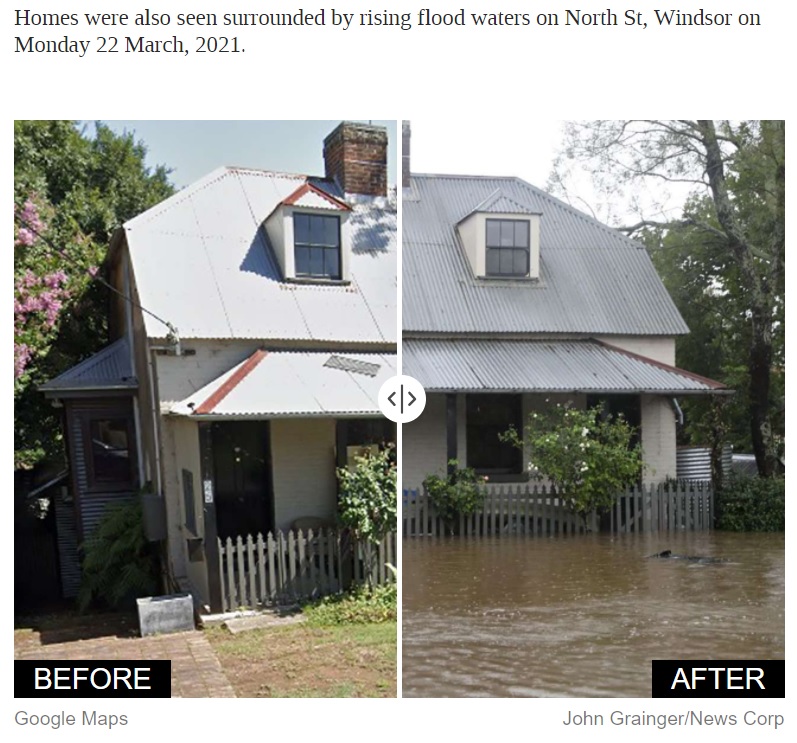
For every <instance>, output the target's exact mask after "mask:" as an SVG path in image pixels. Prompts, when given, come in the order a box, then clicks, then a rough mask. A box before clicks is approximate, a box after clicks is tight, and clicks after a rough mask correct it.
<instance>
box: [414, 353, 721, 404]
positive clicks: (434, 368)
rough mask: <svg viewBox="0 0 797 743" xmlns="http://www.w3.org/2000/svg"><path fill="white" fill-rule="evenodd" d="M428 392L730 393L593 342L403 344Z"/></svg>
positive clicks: (703, 379) (688, 374)
mask: <svg viewBox="0 0 797 743" xmlns="http://www.w3.org/2000/svg"><path fill="white" fill-rule="evenodd" d="M402 349H403V354H404V358H403V373H404V374H408V375H410V376H412V377H415V378H416V379H417V380H418V381H419V382H420V383H421V384H422V385H423V386H424V388H425V389H426V391H427V392H542V393H545V392H550V393H557V392H587V393H627V394H631V393H651V394H660V395H688V394H701V393H702V394H705V393H729V392H731V390H729V389H728V388H727V387H725V385H723V384H721V383H719V382H716V381H714V380H712V379H707V378H706V377H701V376H698V375H697V374H692V373H691V372H688V371H684V370H683V369H679V368H677V367H675V366H669V365H667V364H662V363H660V362H658V361H654V360H653V359H649V358H646V357H644V356H639V355H638V354H634V353H631V352H629V351H624V350H622V349H620V348H616V347H614V346H610V345H608V344H606V343H602V342H600V341H596V340H544V341H543V340H540V341H527V340H517V341H512V340H491V339H457V340H454V339H451V340H437V339H436V340H420V339H413V340H405V341H404V342H403V345H402Z"/></svg>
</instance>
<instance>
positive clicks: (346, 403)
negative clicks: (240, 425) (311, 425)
mask: <svg viewBox="0 0 797 743" xmlns="http://www.w3.org/2000/svg"><path fill="white" fill-rule="evenodd" d="M395 374H396V357H395V356H394V355H383V354H368V353H366V354H350V353H343V352H341V353H334V352H329V351H327V352H291V351H264V350H258V351H255V352H254V353H253V354H252V355H251V356H250V357H249V358H247V359H246V360H244V361H242V362H241V363H240V364H236V365H235V366H234V367H233V368H232V369H229V370H228V371H226V372H225V373H224V374H222V375H221V376H219V377H217V378H216V379H214V380H213V381H212V382H210V383H209V384H206V385H205V386H204V387H202V388H201V389H199V390H197V391H196V392H195V393H194V394H193V395H191V396H190V397H187V398H186V399H184V400H181V401H180V402H179V403H176V404H175V405H174V406H172V409H171V413H172V414H176V415H184V416H190V417H192V418H196V419H205V420H209V419H218V420H235V419H247V418H277V417H305V416H335V417H354V416H366V417H367V416H375V415H381V413H380V410H379V403H378V399H377V398H378V395H379V389H380V387H381V386H382V383H383V382H384V381H385V380H386V379H388V378H389V377H392V376H394V375H395Z"/></svg>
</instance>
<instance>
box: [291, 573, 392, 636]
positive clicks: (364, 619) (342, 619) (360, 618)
mask: <svg viewBox="0 0 797 743" xmlns="http://www.w3.org/2000/svg"><path fill="white" fill-rule="evenodd" d="M397 603H398V602H397V590H396V584H395V583H390V584H388V585H384V586H376V587H375V588H365V587H359V588H355V589H353V590H351V591H349V592H348V593H344V594H338V595H336V596H326V597H325V598H322V599H320V600H319V601H317V602H315V603H313V604H309V605H308V606H306V607H305V608H304V613H305V614H306V616H307V621H308V622H309V623H310V624H313V625H316V626H329V625H339V624H373V623H377V622H394V621H396V616H397V611H396V606H397Z"/></svg>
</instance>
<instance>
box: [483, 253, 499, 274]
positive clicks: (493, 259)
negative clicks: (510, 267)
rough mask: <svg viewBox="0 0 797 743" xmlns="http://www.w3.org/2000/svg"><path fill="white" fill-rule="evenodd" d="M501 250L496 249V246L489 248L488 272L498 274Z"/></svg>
mask: <svg viewBox="0 0 797 743" xmlns="http://www.w3.org/2000/svg"><path fill="white" fill-rule="evenodd" d="M500 252H501V251H499V250H496V249H495V248H488V249H487V265H486V269H487V273H488V274H496V273H498V254H499V253H500Z"/></svg>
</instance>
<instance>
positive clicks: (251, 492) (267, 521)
mask: <svg viewBox="0 0 797 743" xmlns="http://www.w3.org/2000/svg"><path fill="white" fill-rule="evenodd" d="M211 430H212V437H213V479H214V483H215V491H216V526H217V529H218V535H219V538H221V539H222V540H224V539H227V537H230V538H232V539H235V538H236V537H238V536H241V537H245V536H246V535H247V534H252V535H256V534H258V533H261V534H263V535H264V536H265V535H266V534H267V533H268V532H269V531H272V530H273V528H274V497H273V489H272V483H271V460H270V456H271V455H270V453H271V446H270V442H269V425H268V421H233V422H230V423H214V424H213V426H212V429H211Z"/></svg>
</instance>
